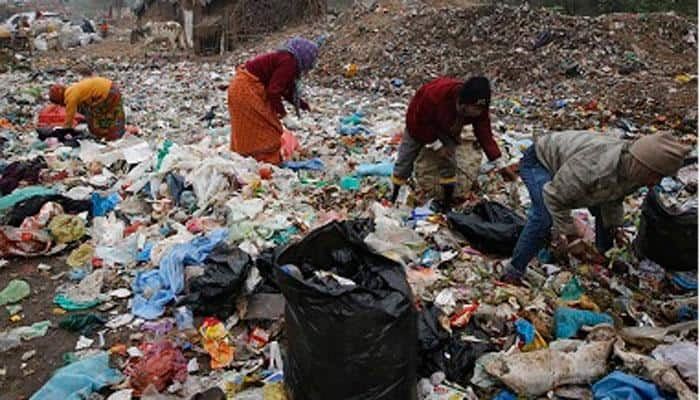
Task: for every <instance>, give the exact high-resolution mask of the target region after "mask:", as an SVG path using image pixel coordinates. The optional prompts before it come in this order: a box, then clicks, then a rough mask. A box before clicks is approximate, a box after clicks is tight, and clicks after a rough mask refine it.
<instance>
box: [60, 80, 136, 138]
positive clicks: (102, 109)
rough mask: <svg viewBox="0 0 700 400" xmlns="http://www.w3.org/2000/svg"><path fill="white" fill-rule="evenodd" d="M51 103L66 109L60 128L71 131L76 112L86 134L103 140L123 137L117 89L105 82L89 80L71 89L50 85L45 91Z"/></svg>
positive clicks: (121, 114)
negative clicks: (82, 122) (79, 114)
mask: <svg viewBox="0 0 700 400" xmlns="http://www.w3.org/2000/svg"><path fill="white" fill-rule="evenodd" d="M49 100H51V102H52V103H54V104H58V105H60V106H65V107H66V119H65V122H64V123H63V128H64V129H67V130H71V129H73V118H74V117H75V113H76V112H80V113H81V114H83V115H84V116H85V120H86V121H87V124H88V129H89V130H90V133H91V134H93V135H94V136H96V137H98V138H101V139H105V140H116V139H119V138H121V137H122V136H123V135H124V132H125V129H126V126H125V120H126V118H125V114H124V102H123V99H122V94H121V91H120V90H119V86H118V85H117V84H116V83H114V82H112V81H111V80H109V79H106V78H101V77H91V78H87V79H83V80H82V81H80V82H78V83H75V84H73V85H71V86H68V87H66V86H64V85H59V84H54V85H52V86H51V88H50V90H49Z"/></svg>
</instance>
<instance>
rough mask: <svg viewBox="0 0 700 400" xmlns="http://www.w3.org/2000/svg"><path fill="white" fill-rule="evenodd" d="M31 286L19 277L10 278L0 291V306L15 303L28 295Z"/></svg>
mask: <svg viewBox="0 0 700 400" xmlns="http://www.w3.org/2000/svg"><path fill="white" fill-rule="evenodd" d="M30 293H31V288H30V287H29V283H27V281H24V280H21V279H13V280H11V281H10V282H9V283H8V284H7V286H5V288H4V289H3V290H2V291H0V306H4V305H5V304H12V303H16V302H18V301H20V300H22V299H23V298H25V297H27V296H29V294H30Z"/></svg>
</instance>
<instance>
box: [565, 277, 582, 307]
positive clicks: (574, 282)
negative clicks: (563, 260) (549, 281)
mask: <svg viewBox="0 0 700 400" xmlns="http://www.w3.org/2000/svg"><path fill="white" fill-rule="evenodd" d="M582 295H583V288H582V287H581V284H580V283H579V281H578V279H576V277H575V276H574V277H572V278H571V279H570V280H569V282H567V283H566V285H564V287H563V288H562V290H561V293H560V295H559V297H560V298H561V299H562V300H564V301H577V300H579V299H580V298H581V296H582Z"/></svg>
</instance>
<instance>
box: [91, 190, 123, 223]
mask: <svg viewBox="0 0 700 400" xmlns="http://www.w3.org/2000/svg"><path fill="white" fill-rule="evenodd" d="M121 200H122V199H121V198H120V197H119V195H118V194H116V193H111V194H109V195H107V196H105V197H102V196H100V194H99V193H97V192H93V193H92V197H91V198H90V201H91V202H92V215H93V216H95V217H104V216H105V215H107V213H108V212H110V211H112V210H114V209H115V208H116V207H117V204H119V202H120V201H121Z"/></svg>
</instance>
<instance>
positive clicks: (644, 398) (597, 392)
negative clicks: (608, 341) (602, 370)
mask: <svg viewBox="0 0 700 400" xmlns="http://www.w3.org/2000/svg"><path fill="white" fill-rule="evenodd" d="M593 395H594V396H595V398H596V399H611V400H616V399H620V400H623V399H624V400H662V399H664V398H665V397H663V396H662V395H661V393H660V392H659V389H658V388H657V387H656V385H654V384H653V383H651V382H647V381H645V380H642V379H639V378H637V377H636V376H632V375H628V374H625V373H623V372H620V371H614V372H612V373H611V374H609V375H608V376H606V377H605V378H603V379H601V380H599V381H598V382H596V383H595V384H593Z"/></svg>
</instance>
